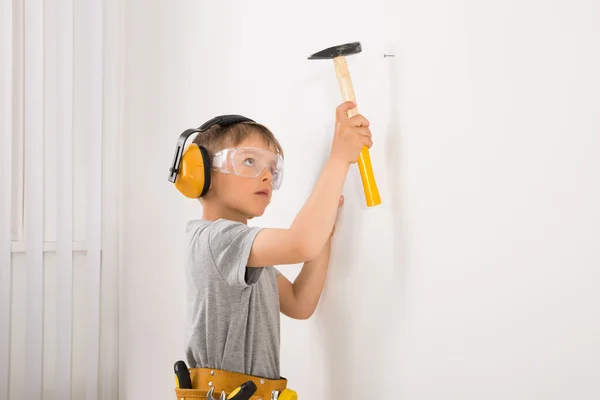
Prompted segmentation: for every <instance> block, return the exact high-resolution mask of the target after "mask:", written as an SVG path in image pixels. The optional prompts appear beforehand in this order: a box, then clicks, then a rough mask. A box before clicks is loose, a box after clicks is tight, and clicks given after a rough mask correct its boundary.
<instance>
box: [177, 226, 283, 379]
mask: <svg viewBox="0 0 600 400" xmlns="http://www.w3.org/2000/svg"><path fill="white" fill-rule="evenodd" d="M260 229H261V228H258V227H249V226H248V225H246V224H243V223H240V222H234V221H229V220H225V219H219V220H217V221H207V220H193V221H190V222H188V224H187V229H186V234H187V239H188V246H189V247H188V249H189V252H188V257H187V265H186V285H187V287H186V289H187V307H188V310H187V320H186V344H185V354H186V362H187V364H188V367H190V368H216V369H223V370H227V371H233V372H239V373H244V374H249V375H255V376H261V377H265V378H268V379H279V378H280V375H279V374H280V371H279V345H280V342H279V333H280V320H279V312H280V308H279V292H278V290H277V276H279V275H280V272H279V271H278V270H277V269H276V268H274V267H272V266H267V267H262V268H251V267H247V266H246V265H247V262H248V256H249V255H250V249H251V247H252V243H253V241H254V238H255V237H256V235H257V234H258V232H259V231H260Z"/></svg>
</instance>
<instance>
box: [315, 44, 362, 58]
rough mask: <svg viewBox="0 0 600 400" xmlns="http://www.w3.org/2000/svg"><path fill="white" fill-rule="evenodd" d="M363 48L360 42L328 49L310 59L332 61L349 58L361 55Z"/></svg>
mask: <svg viewBox="0 0 600 400" xmlns="http://www.w3.org/2000/svg"><path fill="white" fill-rule="evenodd" d="M361 51H362V47H361V46H360V42H352V43H346V44H341V45H339V46H333V47H328V48H326V49H325V50H321V51H319V52H318V53H315V54H313V55H312V56H310V57H308V59H309V60H330V59H332V58H335V57H341V56H349V55H352V54H356V53H360V52H361Z"/></svg>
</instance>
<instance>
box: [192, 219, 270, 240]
mask: <svg viewBox="0 0 600 400" xmlns="http://www.w3.org/2000/svg"><path fill="white" fill-rule="evenodd" d="M261 229H262V228H260V227H251V226H248V225H246V224H244V223H241V222H238V221H231V220H228V219H224V218H219V219H217V220H215V221H209V220H203V219H195V220H191V221H188V223H187V226H186V234H187V237H188V239H189V240H192V241H193V240H197V239H198V238H199V237H201V236H205V237H206V238H207V239H209V240H215V239H220V240H224V241H231V240H234V239H235V238H236V237H240V236H255V235H256V234H257V233H258V232H259V231H260V230H261Z"/></svg>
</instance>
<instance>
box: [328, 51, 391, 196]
mask: <svg viewBox="0 0 600 400" xmlns="http://www.w3.org/2000/svg"><path fill="white" fill-rule="evenodd" d="M333 64H334V65H335V74H336V76H337V80H338V84H339V85H340V91H341V92H342V98H343V99H344V101H354V102H356V97H355V96H354V87H353V86H352V79H351V78H350V71H349V70H348V63H347V62H346V57H344V56H340V57H335V58H334V59H333ZM356 114H358V106H356V107H354V108H352V109H350V110H348V111H347V117H348V118H351V117H353V116H355V115H356ZM358 170H359V171H360V178H361V180H362V185H363V190H364V192H365V200H366V202H367V206H368V207H373V206H377V205H379V204H381V197H379V190H378V189H377V182H375V176H374V175H373V168H372V166H371V156H370V153H369V148H368V147H367V146H365V147H363V149H362V150H361V152H360V156H359V157H358Z"/></svg>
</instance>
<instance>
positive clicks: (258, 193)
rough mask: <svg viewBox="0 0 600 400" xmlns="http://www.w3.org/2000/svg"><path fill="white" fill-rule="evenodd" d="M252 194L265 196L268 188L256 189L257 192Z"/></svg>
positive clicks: (267, 193)
mask: <svg viewBox="0 0 600 400" xmlns="http://www.w3.org/2000/svg"><path fill="white" fill-rule="evenodd" d="M254 194H256V195H258V196H265V197H269V191H268V190H261V191H258V192H256V193H254Z"/></svg>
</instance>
